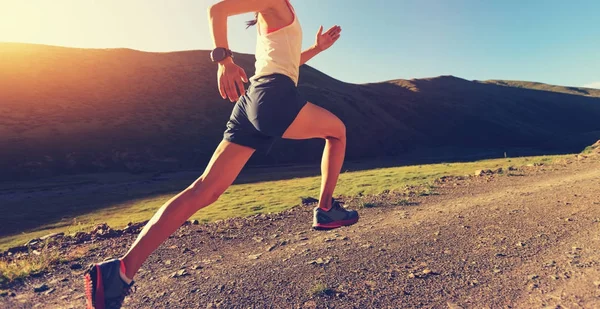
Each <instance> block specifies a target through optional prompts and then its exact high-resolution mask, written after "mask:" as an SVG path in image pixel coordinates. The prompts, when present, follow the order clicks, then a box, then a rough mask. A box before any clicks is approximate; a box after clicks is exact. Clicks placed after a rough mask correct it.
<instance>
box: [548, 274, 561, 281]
mask: <svg viewBox="0 0 600 309" xmlns="http://www.w3.org/2000/svg"><path fill="white" fill-rule="evenodd" d="M549 277H550V279H552V280H558V279H559V278H558V276H556V275H550V276H549Z"/></svg>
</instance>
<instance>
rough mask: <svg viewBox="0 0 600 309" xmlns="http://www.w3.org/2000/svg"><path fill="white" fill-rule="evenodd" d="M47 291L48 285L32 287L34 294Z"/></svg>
mask: <svg viewBox="0 0 600 309" xmlns="http://www.w3.org/2000/svg"><path fill="white" fill-rule="evenodd" d="M49 289H50V288H49V287H48V285H46V284H42V285H38V286H36V287H34V288H33V291H34V292H36V293H41V292H45V291H48V290H49Z"/></svg>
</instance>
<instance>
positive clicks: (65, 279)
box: [60, 277, 69, 282]
mask: <svg viewBox="0 0 600 309" xmlns="http://www.w3.org/2000/svg"><path fill="white" fill-rule="evenodd" d="M68 281H69V278H67V277H65V278H62V279H60V282H68Z"/></svg>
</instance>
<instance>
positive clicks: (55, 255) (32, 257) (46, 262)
mask: <svg viewBox="0 0 600 309" xmlns="http://www.w3.org/2000/svg"><path fill="white" fill-rule="evenodd" d="M96 248H97V245H88V246H81V247H76V248H74V249H71V250H70V251H69V252H68V253H66V254H61V253H60V252H59V251H58V250H53V249H47V248H46V247H45V246H44V248H42V249H40V250H38V251H35V250H33V251H29V254H28V255H27V256H25V257H23V258H20V259H15V260H10V261H9V260H5V259H0V288H4V287H6V285H7V284H8V283H10V282H13V281H15V280H20V279H23V278H26V277H29V276H31V275H35V274H40V273H43V272H45V271H47V270H49V269H50V268H51V266H52V265H56V264H60V263H69V262H71V261H75V260H78V259H80V258H82V257H83V256H85V255H86V253H88V252H90V251H93V250H96Z"/></svg>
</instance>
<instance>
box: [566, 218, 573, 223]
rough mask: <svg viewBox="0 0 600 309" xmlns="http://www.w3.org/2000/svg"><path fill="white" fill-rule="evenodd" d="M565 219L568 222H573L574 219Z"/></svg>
mask: <svg viewBox="0 0 600 309" xmlns="http://www.w3.org/2000/svg"><path fill="white" fill-rule="evenodd" d="M565 221H566V222H571V221H573V219H571V218H565Z"/></svg>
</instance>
